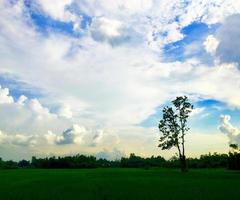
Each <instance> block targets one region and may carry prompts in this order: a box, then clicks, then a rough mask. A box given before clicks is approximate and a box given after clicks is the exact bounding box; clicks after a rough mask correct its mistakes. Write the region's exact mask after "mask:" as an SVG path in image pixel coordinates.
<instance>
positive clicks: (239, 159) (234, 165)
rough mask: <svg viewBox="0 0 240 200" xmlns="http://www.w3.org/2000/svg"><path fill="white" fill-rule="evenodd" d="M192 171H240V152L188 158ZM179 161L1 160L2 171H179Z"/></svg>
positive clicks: (131, 158) (135, 158) (158, 158)
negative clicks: (35, 169) (157, 168)
mask: <svg viewBox="0 0 240 200" xmlns="http://www.w3.org/2000/svg"><path fill="white" fill-rule="evenodd" d="M187 163H188V167H189V168H228V169H240V153H236V152H234V153H233V152H232V153H229V154H218V153H214V154H211V153H209V154H206V155H201V156H200V157H199V158H188V159H187ZM179 165H180V163H179V160H178V158H177V157H173V158H171V159H169V160H166V159H164V158H163V157H161V156H156V157H155V156H152V157H149V158H142V157H140V156H137V155H135V154H130V156H129V157H128V158H121V159H120V160H115V161H110V160H106V159H97V158H96V157H94V156H86V155H75V156H65V157H48V158H36V157H32V159H31V161H28V160H21V161H19V162H14V161H12V160H10V161H3V160H2V159H1V158H0V168H2V169H17V168H43V169H52V168H54V169H55V168H67V169H69V168H113V167H121V168H146V169H147V168H152V167H162V168H179Z"/></svg>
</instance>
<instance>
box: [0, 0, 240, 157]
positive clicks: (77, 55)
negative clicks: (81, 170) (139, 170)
mask: <svg viewBox="0 0 240 200" xmlns="http://www.w3.org/2000/svg"><path fill="white" fill-rule="evenodd" d="M239 38H240V1H237V0H194V1H193V0H172V1H168V0H98V1H97V0H0V157H2V158H3V159H14V160H19V159H22V158H25V159H30V158H31V156H33V155H34V156H37V157H45V156H53V155H57V156H64V155H72V154H77V153H81V154H87V155H90V154H91V155H96V156H97V157H98V158H99V157H102V158H107V159H119V158H120V157H122V156H128V155H129V153H132V152H134V153H136V154H138V155H140V156H151V155H155V156H157V155H160V156H163V157H165V158H170V157H171V156H173V155H174V153H176V150H174V149H173V150H171V151H162V150H160V149H159V148H158V147H157V146H158V140H159V137H160V133H159V131H158V128H157V126H158V121H159V120H160V118H161V116H162V113H161V111H162V108H163V107H164V106H166V105H169V102H171V100H173V99H174V98H175V97H176V96H180V95H186V96H188V97H189V99H190V101H191V103H192V104H193V105H194V111H193V113H192V114H191V116H190V119H189V126H190V128H191V129H190V131H189V133H188V135H187V138H186V151H187V156H191V157H195V156H199V155H200V154H205V153H208V152H219V153H226V152H228V151H229V147H228V146H229V144H230V143H236V144H240V92H239V91H240V90H239V89H240V40H239Z"/></svg>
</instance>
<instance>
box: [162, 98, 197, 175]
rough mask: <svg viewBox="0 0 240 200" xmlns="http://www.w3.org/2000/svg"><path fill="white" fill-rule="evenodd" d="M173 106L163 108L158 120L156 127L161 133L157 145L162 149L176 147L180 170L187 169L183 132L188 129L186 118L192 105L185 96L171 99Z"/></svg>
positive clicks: (184, 170)
mask: <svg viewBox="0 0 240 200" xmlns="http://www.w3.org/2000/svg"><path fill="white" fill-rule="evenodd" d="M172 104H173V107H168V106H166V107H164V108H163V111H162V112H163V117H162V119H161V120H160V122H159V125H158V128H159V131H160V132H161V133H162V136H161V137H160V140H159V142H160V144H159V147H160V148H161V149H162V150H166V149H171V148H172V147H176V148H177V149H178V156H179V160H180V164H181V171H182V172H186V171H187V163H186V156H185V134H186V132H187V131H188V130H189V127H188V126H187V119H188V117H189V114H190V113H191V111H192V110H193V105H192V104H191V103H190V102H189V101H188V98H187V97H186V96H180V97H176V99H175V100H173V101H172Z"/></svg>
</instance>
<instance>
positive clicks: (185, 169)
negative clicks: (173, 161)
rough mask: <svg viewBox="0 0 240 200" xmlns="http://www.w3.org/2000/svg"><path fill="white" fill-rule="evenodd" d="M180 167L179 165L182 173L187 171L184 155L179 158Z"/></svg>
mask: <svg viewBox="0 0 240 200" xmlns="http://www.w3.org/2000/svg"><path fill="white" fill-rule="evenodd" d="M180 165H181V171H182V172H187V171H188V169H187V161H186V157H185V155H184V156H181V158H180Z"/></svg>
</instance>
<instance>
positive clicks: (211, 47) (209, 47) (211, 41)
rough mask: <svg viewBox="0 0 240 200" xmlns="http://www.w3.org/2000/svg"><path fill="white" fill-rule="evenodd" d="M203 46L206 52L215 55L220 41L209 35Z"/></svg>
mask: <svg viewBox="0 0 240 200" xmlns="http://www.w3.org/2000/svg"><path fill="white" fill-rule="evenodd" d="M203 45H204V46H205V50H206V51H207V52H208V53H210V54H215V52H216V49H217V47H218V45H219V41H218V40H217V39H216V38H215V37H214V36H213V35H209V36H208V37H207V38H206V40H205V41H204V43H203Z"/></svg>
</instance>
